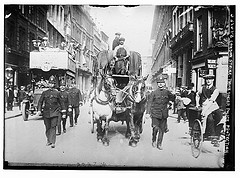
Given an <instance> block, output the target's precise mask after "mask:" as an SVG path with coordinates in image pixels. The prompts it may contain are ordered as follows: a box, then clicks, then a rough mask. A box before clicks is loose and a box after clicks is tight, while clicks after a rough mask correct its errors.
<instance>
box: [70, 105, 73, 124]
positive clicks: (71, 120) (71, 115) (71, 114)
mask: <svg viewBox="0 0 240 178" xmlns="http://www.w3.org/2000/svg"><path fill="white" fill-rule="evenodd" d="M69 121H70V127H72V126H73V109H72V111H71V112H69Z"/></svg>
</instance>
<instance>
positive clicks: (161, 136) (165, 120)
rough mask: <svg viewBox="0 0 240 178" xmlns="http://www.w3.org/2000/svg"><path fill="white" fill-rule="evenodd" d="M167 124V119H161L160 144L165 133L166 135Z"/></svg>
mask: <svg viewBox="0 0 240 178" xmlns="http://www.w3.org/2000/svg"><path fill="white" fill-rule="evenodd" d="M166 124H167V119H161V121H160V126H159V131H158V141H157V145H160V146H161V145H162V141H163V135H164V132H165V128H166Z"/></svg>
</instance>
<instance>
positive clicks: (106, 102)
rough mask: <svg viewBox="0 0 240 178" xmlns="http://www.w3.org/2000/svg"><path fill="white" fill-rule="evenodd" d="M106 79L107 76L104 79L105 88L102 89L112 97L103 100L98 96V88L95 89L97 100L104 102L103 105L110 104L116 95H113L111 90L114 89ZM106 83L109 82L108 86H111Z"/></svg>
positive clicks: (100, 102)
mask: <svg viewBox="0 0 240 178" xmlns="http://www.w3.org/2000/svg"><path fill="white" fill-rule="evenodd" d="M106 79H107V78H104V79H103V80H104V82H103V85H104V88H105V90H102V89H101V91H102V92H104V93H106V94H107V96H110V97H108V99H107V101H102V100H101V99H99V98H98V97H96V96H97V94H96V90H95V99H96V101H97V102H98V103H99V104H103V105H107V104H109V103H110V102H111V101H112V100H113V98H114V95H113V94H112V92H111V90H112V89H111V84H109V83H107V82H106ZM106 84H107V85H108V86H110V87H106V86H105V85H106Z"/></svg>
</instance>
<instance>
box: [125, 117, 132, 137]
mask: <svg viewBox="0 0 240 178" xmlns="http://www.w3.org/2000/svg"><path fill="white" fill-rule="evenodd" d="M126 124H127V130H126V133H125V137H126V138H127V139H130V137H131V131H130V126H129V120H126Z"/></svg>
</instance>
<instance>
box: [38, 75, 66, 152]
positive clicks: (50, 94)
mask: <svg viewBox="0 0 240 178" xmlns="http://www.w3.org/2000/svg"><path fill="white" fill-rule="evenodd" d="M55 84H56V79H55V77H54V76H51V77H50V78H49V89H48V90H46V91H44V92H43V93H42V95H41V97H40V99H39V101H38V106H37V110H38V112H37V115H40V114H41V111H42V109H43V114H42V115H43V120H44V125H45V127H46V132H45V134H46V137H47V146H49V145H51V147H52V148H55V143H56V126H57V121H58V118H59V117H60V114H61V112H62V113H63V116H62V117H63V118H65V117H66V108H64V104H63V102H62V100H61V97H60V92H59V91H57V90H56V89H55V88H54V85H55ZM43 104H44V105H45V106H44V108H43Z"/></svg>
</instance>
